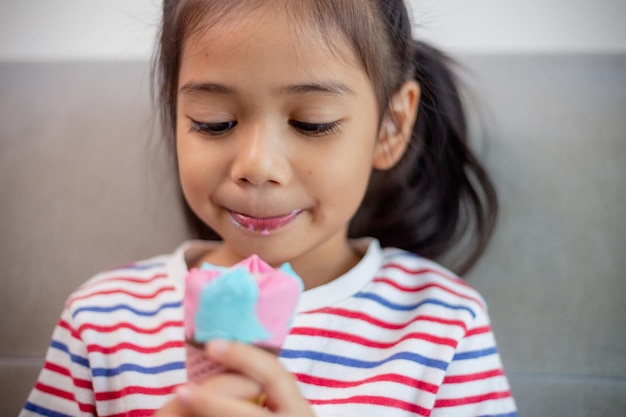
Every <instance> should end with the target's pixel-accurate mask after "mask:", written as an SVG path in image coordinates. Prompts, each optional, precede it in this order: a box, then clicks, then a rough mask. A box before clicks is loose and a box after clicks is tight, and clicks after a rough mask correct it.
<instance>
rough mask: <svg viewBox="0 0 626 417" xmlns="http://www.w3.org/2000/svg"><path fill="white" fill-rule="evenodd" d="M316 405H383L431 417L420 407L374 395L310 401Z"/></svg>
mask: <svg viewBox="0 0 626 417" xmlns="http://www.w3.org/2000/svg"><path fill="white" fill-rule="evenodd" d="M309 402H310V403H311V404H314V405H325V404H373V405H381V406H384V407H392V408H399V409H400V410H404V411H409V412H411V413H416V414H419V415H420V416H430V410H427V409H426V408H423V407H420V406H419V405H417V404H412V403H409V402H406V401H401V400H396V399H394V398H388V397H379V396H373V395H357V396H354V397H349V398H336V399H332V400H309Z"/></svg>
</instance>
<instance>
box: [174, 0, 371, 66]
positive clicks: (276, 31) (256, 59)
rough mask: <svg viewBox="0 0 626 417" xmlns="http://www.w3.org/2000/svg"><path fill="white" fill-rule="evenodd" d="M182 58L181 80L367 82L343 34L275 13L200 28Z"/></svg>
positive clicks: (230, 17) (261, 10)
mask: <svg viewBox="0 0 626 417" xmlns="http://www.w3.org/2000/svg"><path fill="white" fill-rule="evenodd" d="M264 4H266V3H264ZM181 52H182V53H181V68H180V70H181V77H184V76H185V75H189V73H190V72H192V73H196V74H197V73H198V72H199V71H201V72H204V73H212V74H216V73H220V72H221V73H223V74H224V75H229V74H230V75H233V76H234V75H235V74H236V72H237V71H238V72H239V73H248V74H252V73H255V74H259V73H261V72H262V71H267V70H269V71H267V73H266V75H270V76H271V75H272V74H274V75H275V76H277V77H278V76H280V77H285V76H289V75H293V76H298V75H300V76H301V75H302V73H303V72H307V73H308V74H309V75H310V76H313V77H315V75H316V74H323V73H335V74H336V75H337V76H339V75H343V76H345V75H349V76H352V77H361V78H362V77H366V75H365V72H364V69H363V67H362V65H361V63H360V61H359V60H358V59H357V57H356V54H355V53H354V50H353V47H352V45H351V44H350V43H349V42H348V41H347V39H346V38H345V36H344V35H343V34H342V33H340V32H339V31H338V30H336V29H333V28H332V26H329V27H320V26H319V25H316V24H314V23H312V22H311V20H307V19H305V18H302V16H300V17H297V16H295V15H294V14H293V13H289V12H288V11H287V10H286V9H285V8H278V7H270V6H260V7H258V8H255V9H253V10H246V11H243V10H231V11H230V12H229V13H226V14H224V15H223V16H222V17H221V18H219V19H214V20H213V21H210V20H209V21H207V22H200V23H199V24H198V27H197V29H196V30H193V31H191V32H190V33H189V34H188V36H187V38H186V40H185V42H184V44H183V49H182V51H181ZM268 63H269V66H268ZM272 69H273V70H272ZM366 78H367V77H366Z"/></svg>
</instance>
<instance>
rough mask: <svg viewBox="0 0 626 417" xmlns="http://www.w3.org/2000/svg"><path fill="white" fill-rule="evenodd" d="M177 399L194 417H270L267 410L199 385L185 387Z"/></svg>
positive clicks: (178, 393)
mask: <svg viewBox="0 0 626 417" xmlns="http://www.w3.org/2000/svg"><path fill="white" fill-rule="evenodd" d="M176 399H177V401H178V402H179V404H180V405H181V406H182V407H184V408H185V410H186V412H188V413H189V415H193V416H194V417H223V416H229V417H244V416H245V417H270V416H271V414H269V413H268V412H267V411H266V410H264V409H263V408H261V407H259V406H257V405H255V404H253V403H251V402H250V401H247V400H242V399H240V398H237V397H232V396H229V395H224V394H223V392H217V391H215V390H207V389H205V387H202V386H198V385H185V386H182V387H180V388H179V389H178V390H177V392H176Z"/></svg>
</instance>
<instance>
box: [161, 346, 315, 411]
mask: <svg viewBox="0 0 626 417" xmlns="http://www.w3.org/2000/svg"><path fill="white" fill-rule="evenodd" d="M207 355H208V356H209V358H210V359H211V360H214V361H216V362H219V363H221V364H223V365H225V366H226V367H228V368H230V369H232V370H233V371H235V372H237V373H234V372H233V373H223V374H218V375H216V376H214V377H210V378H208V379H207V380H206V381H203V382H202V383H201V384H188V385H184V386H182V387H180V388H179V389H178V391H177V393H176V397H174V399H173V400H172V401H170V402H169V403H168V404H166V405H165V406H164V407H163V408H162V409H161V410H159V411H158V412H157V413H156V414H155V417H238V416H242V417H243V416H245V417H254V416H258V417H263V416H265V417H269V416H273V415H281V416H285V417H286V416H291V417H313V416H314V415H313V411H312V410H311V408H310V406H309V403H308V402H307V401H306V400H305V399H304V398H303V397H302V396H301V395H300V392H299V390H298V387H297V385H296V381H295V379H294V378H293V376H292V375H291V374H290V373H289V372H287V370H285V368H283V366H282V365H281V364H280V362H279V361H278V358H277V357H276V356H275V355H273V354H271V353H268V352H266V351H264V350H262V349H259V348H256V347H253V346H250V345H246V344H242V343H234V342H224V341H214V342H211V343H210V344H209V346H208V348H207ZM263 394H264V395H265V406H266V408H263V407H261V406H259V405H257V404H256V403H255V399H256V398H259V396H261V395H263Z"/></svg>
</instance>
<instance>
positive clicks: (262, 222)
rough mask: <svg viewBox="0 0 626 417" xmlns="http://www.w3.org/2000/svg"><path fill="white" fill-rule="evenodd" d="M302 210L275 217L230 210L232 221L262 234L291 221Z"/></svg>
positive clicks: (250, 230)
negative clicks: (254, 215) (255, 215)
mask: <svg viewBox="0 0 626 417" xmlns="http://www.w3.org/2000/svg"><path fill="white" fill-rule="evenodd" d="M301 212H302V210H299V209H298V210H293V211H292V212H291V213H289V214H285V215H282V216H276V217H262V218H260V217H252V216H247V215H245V214H241V213H236V212H231V213H230V215H231V218H232V220H233V222H234V223H235V224H236V225H237V226H239V227H243V228H244V229H246V230H248V231H249V232H256V233H261V234H262V235H268V234H269V233H270V232H271V231H273V230H276V229H279V228H281V227H283V226H285V225H287V224H288V223H291V221H293V220H294V219H295V218H296V217H298V215H299V214H300V213H301Z"/></svg>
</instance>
